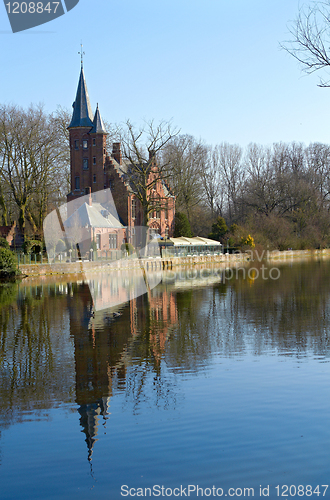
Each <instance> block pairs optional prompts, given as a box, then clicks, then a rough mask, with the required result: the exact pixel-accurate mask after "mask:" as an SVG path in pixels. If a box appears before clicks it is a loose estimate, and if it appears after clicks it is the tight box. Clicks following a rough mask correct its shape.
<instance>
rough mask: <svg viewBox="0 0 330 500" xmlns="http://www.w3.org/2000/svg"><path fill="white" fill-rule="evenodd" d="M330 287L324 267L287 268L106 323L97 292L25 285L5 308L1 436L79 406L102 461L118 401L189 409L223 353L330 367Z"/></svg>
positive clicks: (141, 300)
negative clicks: (192, 380)
mask: <svg viewBox="0 0 330 500" xmlns="http://www.w3.org/2000/svg"><path fill="white" fill-rule="evenodd" d="M253 266H254V267H256V263H253ZM242 274H243V273H242V272H240V274H239V276H242ZM329 278H330V266H329V265H328V264H327V263H324V262H314V263H309V264H303V265H301V266H300V265H293V266H292V267H289V266H285V267H282V268H281V278H280V279H279V280H262V279H259V280H255V281H251V280H248V279H247V280H244V279H242V278H241V277H240V279H238V280H236V279H234V280H232V281H230V282H228V281H226V282H225V283H221V282H219V283H216V284H215V285H212V286H209V287H199V288H197V287H196V288H194V290H192V289H189V288H187V290H184V288H183V286H182V287H181V288H180V291H177V290H176V288H175V285H165V284H164V285H161V286H159V287H157V288H154V289H153V290H151V291H149V293H148V294H145V295H143V296H140V297H138V298H136V299H134V300H132V301H130V302H129V303H127V304H124V305H123V306H121V308H120V309H117V310H101V311H96V312H95V313H93V312H92V301H91V295H90V292H89V288H88V285H87V284H86V283H73V284H68V283H65V282H64V283H61V284H60V285H59V284H57V285H51V286H48V285H41V284H39V285H37V286H34V287H32V286H24V285H19V287H18V288H17V285H14V287H15V286H16V291H14V290H15V289H14V288H12V289H11V291H10V292H8V293H9V296H10V294H11V293H12V294H13V298H14V302H13V303H11V304H9V300H8V303H7V304H6V305H4V306H2V307H0V400H1V407H0V425H1V427H2V428H3V426H5V425H7V424H8V425H9V424H10V423H11V422H12V421H17V420H19V419H21V418H22V413H23V412H24V411H26V410H28V411H29V410H32V411H38V410H41V409H42V410H45V409H46V410H47V409H50V408H52V407H54V406H55V405H57V404H59V403H60V402H71V403H73V402H74V401H75V402H76V403H77V404H78V407H79V410H78V411H79V421H80V426H81V430H82V432H83V433H84V435H85V439H86V444H87V448H88V458H89V459H91V456H92V452H93V449H94V445H95V442H96V441H97V439H98V435H99V434H100V432H103V429H104V428H105V427H106V426H107V425H110V424H111V419H110V420H109V421H108V418H109V406H110V404H111V398H113V396H114V395H116V394H119V393H120V394H121V395H122V400H123V401H124V403H123V405H124V408H125V409H127V410H128V409H132V410H133V411H134V412H141V411H144V409H145V408H157V409H162V410H164V409H167V408H169V407H170V408H173V407H175V406H176V405H177V404H178V403H177V402H178V397H177V391H178V389H177V387H178V384H177V377H178V376H181V375H182V374H183V373H190V374H196V373H197V372H198V371H199V370H205V367H206V366H207V365H208V364H211V361H212V357H213V356H214V355H215V354H216V353H217V354H218V353H219V354H221V356H237V355H239V354H242V353H244V352H249V353H252V354H253V355H259V354H263V353H265V352H267V351H269V349H271V350H272V351H273V352H274V351H275V352H276V351H277V352H280V353H294V354H295V355H296V354H297V355H306V353H307V352H313V353H315V354H317V355H323V356H324V355H327V350H328V347H329V342H328V337H327V331H328V327H329V319H330V300H329V299H330V279H329ZM0 293H1V292H0ZM16 295H17V296H16ZM114 313H115V314H114ZM74 368H75V371H74ZM46 413H47V412H46Z"/></svg>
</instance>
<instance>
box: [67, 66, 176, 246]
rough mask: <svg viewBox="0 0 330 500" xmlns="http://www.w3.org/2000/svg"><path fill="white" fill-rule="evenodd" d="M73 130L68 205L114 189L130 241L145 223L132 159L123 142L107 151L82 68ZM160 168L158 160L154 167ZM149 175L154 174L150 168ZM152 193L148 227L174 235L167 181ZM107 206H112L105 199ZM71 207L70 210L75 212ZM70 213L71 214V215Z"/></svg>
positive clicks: (71, 134)
mask: <svg viewBox="0 0 330 500" xmlns="http://www.w3.org/2000/svg"><path fill="white" fill-rule="evenodd" d="M68 130H69V133H70V159H71V192H70V193H69V194H68V196H67V201H68V202H72V201H75V203H74V204H72V203H71V204H70V205H68V206H71V207H74V210H76V209H78V208H79V206H80V204H81V203H80V201H79V198H81V197H82V196H84V195H86V194H88V193H89V192H91V194H92V200H95V199H96V196H99V195H96V193H100V192H102V191H103V192H106V191H108V192H111V195H112V198H113V202H114V205H115V208H116V213H113V215H114V216H118V219H119V221H120V223H121V224H122V225H123V226H125V227H128V228H129V229H128V230H127V232H126V240H127V241H128V242H130V238H131V235H132V234H134V229H133V230H132V228H134V226H142V225H143V212H142V207H141V204H140V201H139V200H138V198H137V197H136V192H134V186H133V185H132V183H131V182H130V163H129V162H128V161H127V160H125V159H124V158H123V156H122V151H121V144H120V143H118V142H117V143H114V144H113V146H112V151H111V154H109V153H108V152H107V147H106V138H107V133H106V130H105V127H104V123H103V121H102V118H101V114H100V110H99V108H98V106H97V108H96V111H95V114H94V116H93V113H92V108H91V105H90V100H89V96H88V91H87V86H86V81H85V76H84V70H83V67H82V68H81V73H80V78H79V83H78V89H77V95H76V99H75V102H74V104H73V114H72V119H71V123H70V125H69V127H68ZM154 169H157V164H156V161H155V163H154V166H153V168H152V170H153V171H154ZM150 175H155V174H154V173H152V172H151V174H150ZM149 196H150V197H152V199H153V200H155V210H153V212H152V213H151V217H150V220H149V223H148V224H149V227H150V228H152V229H153V232H154V233H156V234H159V235H161V236H162V237H167V236H172V235H173V232H174V214H175V197H174V196H173V195H172V194H171V193H170V191H169V189H168V187H167V186H166V184H165V182H163V181H162V180H160V179H158V180H157V182H156V183H155V184H154V186H153V188H152V192H150V193H149ZM103 206H104V208H106V209H108V210H109V204H108V206H107V203H106V200H104V203H103ZM72 210H73V209H72V208H71V213H72ZM71 213H68V215H71Z"/></svg>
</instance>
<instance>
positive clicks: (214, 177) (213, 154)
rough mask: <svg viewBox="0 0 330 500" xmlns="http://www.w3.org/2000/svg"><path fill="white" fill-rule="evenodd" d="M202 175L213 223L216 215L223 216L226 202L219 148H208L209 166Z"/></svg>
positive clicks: (203, 170)
mask: <svg viewBox="0 0 330 500" xmlns="http://www.w3.org/2000/svg"><path fill="white" fill-rule="evenodd" d="M201 173H202V184H203V188H204V194H205V201H206V203H207V206H208V207H209V209H210V211H211V219H212V221H213V220H214V219H215V215H216V214H218V215H221V216H222V212H223V202H224V190H223V185H222V178H221V169H220V158H219V148H218V147H217V146H216V147H215V148H208V158H207V164H206V165H205V168H203V169H202V172H201Z"/></svg>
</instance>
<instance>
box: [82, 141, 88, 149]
mask: <svg viewBox="0 0 330 500" xmlns="http://www.w3.org/2000/svg"><path fill="white" fill-rule="evenodd" d="M83 149H88V141H86V139H84V140H83Z"/></svg>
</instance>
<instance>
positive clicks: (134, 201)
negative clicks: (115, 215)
mask: <svg viewBox="0 0 330 500" xmlns="http://www.w3.org/2000/svg"><path fill="white" fill-rule="evenodd" d="M135 218H136V199H135V198H133V199H132V219H135Z"/></svg>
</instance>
